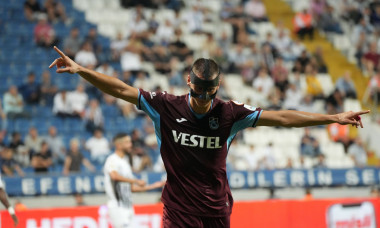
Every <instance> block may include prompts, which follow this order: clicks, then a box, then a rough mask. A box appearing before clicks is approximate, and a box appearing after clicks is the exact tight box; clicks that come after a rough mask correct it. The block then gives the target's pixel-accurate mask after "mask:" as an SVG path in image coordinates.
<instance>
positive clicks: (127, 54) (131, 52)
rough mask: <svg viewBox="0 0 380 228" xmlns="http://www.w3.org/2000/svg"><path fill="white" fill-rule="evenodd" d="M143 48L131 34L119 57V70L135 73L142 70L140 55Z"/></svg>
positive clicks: (139, 41) (134, 35) (138, 40)
mask: <svg viewBox="0 0 380 228" xmlns="http://www.w3.org/2000/svg"><path fill="white" fill-rule="evenodd" d="M143 49H144V46H143V44H142V42H141V40H140V39H138V38H137V37H136V34H134V33H132V34H131V36H130V37H129V43H128V45H127V46H126V47H125V49H124V50H123V52H122V53H121V56H120V64H121V69H122V70H123V71H131V72H137V71H140V70H141V69H142V56H141V55H142V53H143Z"/></svg>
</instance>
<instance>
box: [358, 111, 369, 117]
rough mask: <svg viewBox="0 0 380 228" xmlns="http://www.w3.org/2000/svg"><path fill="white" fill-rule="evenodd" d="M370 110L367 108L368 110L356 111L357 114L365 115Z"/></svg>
mask: <svg viewBox="0 0 380 228" xmlns="http://www.w3.org/2000/svg"><path fill="white" fill-rule="evenodd" d="M369 112H370V110H366V111H360V112H356V113H355V115H359V116H360V115H364V114H367V113H369Z"/></svg>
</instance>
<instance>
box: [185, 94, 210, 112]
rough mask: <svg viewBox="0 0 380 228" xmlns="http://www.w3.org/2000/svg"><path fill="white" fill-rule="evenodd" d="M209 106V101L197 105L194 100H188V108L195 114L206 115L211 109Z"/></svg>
mask: <svg viewBox="0 0 380 228" xmlns="http://www.w3.org/2000/svg"><path fill="white" fill-rule="evenodd" d="M211 104H212V102H211V100H210V101H209V102H207V103H206V104H198V103H197V101H196V100H195V99H194V98H191V99H190V107H191V108H192V109H193V111H194V112H195V113H197V114H205V113H207V112H208V111H209V110H210V108H211Z"/></svg>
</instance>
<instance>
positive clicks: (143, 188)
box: [131, 181, 166, 192]
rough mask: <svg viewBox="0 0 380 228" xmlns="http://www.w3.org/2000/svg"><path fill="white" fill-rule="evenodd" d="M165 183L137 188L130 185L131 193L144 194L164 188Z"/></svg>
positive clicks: (155, 183) (160, 182)
mask: <svg viewBox="0 0 380 228" xmlns="http://www.w3.org/2000/svg"><path fill="white" fill-rule="evenodd" d="M165 183H166V181H157V182H154V183H153V184H150V185H145V186H138V185H132V189H131V190H132V192H145V191H149V190H153V189H156V188H162V187H164V185H165Z"/></svg>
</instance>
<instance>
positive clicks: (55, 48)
mask: <svg viewBox="0 0 380 228" xmlns="http://www.w3.org/2000/svg"><path fill="white" fill-rule="evenodd" d="M54 50H55V51H56V52H58V54H59V55H60V56H61V57H62V58H65V54H64V53H63V52H62V51H61V50H59V49H58V48H57V47H56V46H54Z"/></svg>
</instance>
